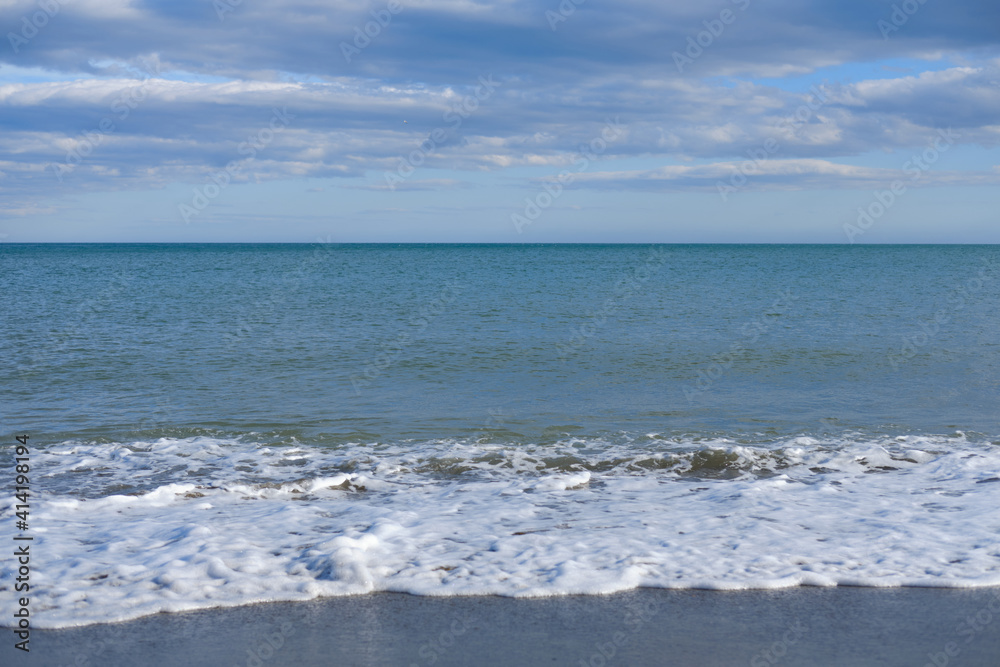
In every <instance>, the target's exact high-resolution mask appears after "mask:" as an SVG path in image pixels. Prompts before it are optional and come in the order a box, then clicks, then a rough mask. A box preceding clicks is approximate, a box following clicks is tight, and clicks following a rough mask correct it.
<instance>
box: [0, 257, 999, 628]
mask: <svg viewBox="0 0 1000 667" xmlns="http://www.w3.org/2000/svg"><path fill="white" fill-rule="evenodd" d="M998 288H1000V246H972V245H962V246H958V245H954V246H930V245H906V246H891V245H860V244H859V245H529V244H524V245H476V244H468V245H462V244H454V245H452V244H427V245H422V244H404V245H392V244H371V245H364V244H338V243H331V242H327V241H320V240H317V241H316V242H315V243H303V244H273V245H269V244H232V245H230V244H56V245H47V244H46V245H31V244H9V243H4V244H0V298H2V304H3V306H2V310H0V312H2V320H0V331H2V335H0V369H2V383H0V456H2V461H0V482H2V485H3V487H4V489H5V490H6V492H5V493H4V494H3V497H2V498H0V544H2V545H3V550H4V552H5V554H6V553H7V552H8V551H12V549H13V547H11V546H10V545H20V544H25V543H27V544H30V554H31V556H30V594H31V595H30V606H31V613H32V625H33V627H42V628H58V627H68V626H80V625H87V624H91V623H98V622H110V621H122V620H128V619H133V618H137V617H141V616H144V615H148V614H153V613H157V612H180V611H185V610H193V609H203V608H209V607H227V606H235V605H244V604H250V603H256V602H262V601H275V600H283V601H293V600H309V599H314V598H317V597H328V596H344V595H363V594H369V593H372V592H376V591H396V592H404V593H411V594H415V595H433V596H455V595H484V594H485V595H500V596H513V597H535V596H556V595H569V594H588V595H591V594H594V595H596V594H606V593H612V592H616V591H624V590H629V589H634V588H637V587H651V588H680V589H686V588H701V589H723V590H734V589H770V588H783V587H794V586H845V585H846V586H870V587H898V586H939V587H952V588H968V587H982V586H997V585H1000V511H997V508H998V507H1000V289H998ZM24 435H26V436H28V438H27V440H26V442H27V447H26V448H25V449H26V450H27V454H25V455H24V456H25V457H26V458H27V459H28V460H27V461H26V462H22V465H25V466H27V467H26V468H21V469H16V468H15V465H16V463H15V458H16V456H15V454H16V446H17V444H18V443H17V440H16V438H17V436H24ZM22 451H23V450H22ZM19 470H21V471H27V472H25V473H24V474H25V476H26V478H27V479H21V482H26V483H27V485H28V487H29V489H30V495H29V497H28V498H27V500H28V502H27V505H28V510H27V511H28V515H27V516H26V517H22V516H19V515H18V512H19V511H21V510H19V508H18V507H17V506H18V505H19V504H22V505H23V504H24V503H23V502H22V501H23V500H24V498H22V499H20V500H18V499H17V498H15V496H14V487H15V485H16V484H20V483H21V482H16V480H17V479H18V474H20V473H19ZM24 519H26V520H24ZM22 520H24V521H23V523H20V522H21V521H22ZM17 536H24V537H30V538H31V540H30V541H25V542H17V541H14V538H15V537H17ZM0 567H2V569H0V624H2V625H11V624H13V622H14V621H13V620H12V619H13V618H14V617H13V613H14V611H15V609H16V608H17V605H18V602H17V598H18V596H19V595H20V594H15V592H14V589H15V585H16V583H17V577H18V576H19V575H18V572H19V569H18V568H19V565H18V563H17V562H16V559H15V558H12V557H11V556H10V555H9V554H7V555H5V556H4V558H3V559H2V560H0Z"/></svg>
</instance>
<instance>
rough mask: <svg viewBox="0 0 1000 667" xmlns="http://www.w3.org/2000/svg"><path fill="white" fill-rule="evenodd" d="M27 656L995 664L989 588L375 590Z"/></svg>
mask: <svg viewBox="0 0 1000 667" xmlns="http://www.w3.org/2000/svg"><path fill="white" fill-rule="evenodd" d="M31 642H32V643H31V646H32V651H31V653H30V657H29V659H27V660H24V659H23V656H17V657H18V661H17V662H12V659H13V658H14V654H13V649H12V648H11V646H10V642H5V643H4V646H3V648H2V650H0V661H2V662H3V663H4V664H25V665H46V666H56V665H59V666H61V665H107V666H108V667H116V666H119V665H121V666H126V665H139V664H141V665H148V666H150V667H160V666H163V667H167V666H172V665H177V666H198V665H206V666H208V665H213V666H215V665H220V666H223V665H224V666H226V667H229V666H231V665H240V666H243V665H247V666H248V667H254V666H257V667H261V666H262V665H335V666H337V667H348V666H354V665H358V666H361V665H410V666H412V665H418V666H423V665H439V666H444V665H553V666H556V665H560V666H561V665H565V666H567V667H576V666H583V665H590V666H592V667H600V666H601V665H685V666H686V665H706V666H708V665H718V666H723V665H725V666H729V665H750V666H751V667H760V666H765V665H859V666H861V665H883V666H894V665H900V666H903V665H907V666H911V667H913V666H915V667H923V665H925V664H929V665H933V666H934V667H945V666H946V665H962V666H984V667H985V666H988V665H995V664H996V659H997V656H998V655H1000V589H975V590H955V589H933V588H904V589H872V588H852V587H835V588H813V587H799V588H791V589H783V590H776V591H705V590H660V589H640V590H636V591H631V592H627V593H619V594H615V595H607V596H567V597H548V598H537V599H514V598H506V597H495V596H474V597H448V598H441V597H421V596H411V595H405V594H394V593H377V594H371V595H361V596H353V597H346V598H332V599H322V600H316V601H312V602H298V603H270V604H257V605H248V606H244V607H237V608H231V609H211V610H204V611H197V612H190V613H181V614H157V615H154V616H148V617H145V618H141V619H138V620H135V621H132V622H129V623H119V624H109V625H92V626H87V627H83V628H66V629H61V630H45V631H35V632H33V633H32V639H31Z"/></svg>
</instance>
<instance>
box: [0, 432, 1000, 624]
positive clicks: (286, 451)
mask: <svg viewBox="0 0 1000 667" xmlns="http://www.w3.org/2000/svg"><path fill="white" fill-rule="evenodd" d="M32 470H33V480H32V481H33V484H36V485H38V486H39V487H40V488H42V489H43V490H45V493H44V494H42V495H40V496H36V497H34V498H32V513H31V534H33V535H34V536H35V540H34V542H32V543H31V557H32V560H31V567H32V573H31V586H32V589H31V605H32V611H33V613H34V618H33V624H34V625H35V626H36V627H65V626H71V625H82V624H88V623H94V622H101V621H115V620H125V619H130V618H135V617H138V616H142V615H145V614H152V613H155V612H158V611H180V610H188V609H198V608H205V607H211V606H230V605H239V604H246V603H250V602H256V601H262V600H303V599H309V598H313V597H316V596H329V595H346V594H355V593H365V592H369V591H378V590H385V591H403V592H409V593H414V594H421V595H467V594H498V595H508V596H539V595H561V594H569V593H607V592H612V591H618V590H625V589H630V588H635V587H638V586H649V587H664V588H690V587H704V588H718V589H742V588H773V587H782V586H798V585H814V586H833V585H845V584H846V585H861V586H951V587H972V586H990V585H1000V515H998V513H997V512H996V507H997V505H998V501H1000V481H994V480H998V478H1000V447H997V446H996V445H993V444H991V443H989V442H985V441H984V442H969V441H967V440H966V439H965V438H964V437H950V438H946V437H930V436H925V437H914V436H909V437H902V438H884V439H879V440H863V439H853V440H852V439H850V438H843V439H840V440H838V441H821V440H817V439H809V438H797V439H794V440H791V441H788V442H783V443H771V444H770V445H769V446H763V445H755V446H751V445H746V444H736V443H733V442H729V441H726V440H717V441H711V442H697V443H695V442H693V441H692V442H674V441H670V440H667V439H659V438H658V437H657V436H647V437H645V438H642V439H639V440H636V441H634V442H631V441H625V440H622V441H618V442H615V443H611V442H597V441H585V440H579V439H577V440H568V441H566V442H562V443H558V444H556V445H548V446H541V445H535V446H523V445H519V446H514V445H508V446H504V445H488V444H475V443H458V442H432V443H401V444H397V445H392V446H389V445H381V444H380V445H360V444H359V445H354V446H350V447H342V448H338V449H329V448H324V447H318V446H316V447H314V446H303V445H297V444H291V445H288V446H273V445H272V446H268V447H263V446H260V447H258V446H256V445H254V444H252V443H245V442H242V441H239V440H222V439H211V438H191V439H184V440H159V441H156V442H148V443H132V444H130V445H128V446H125V445H107V444H86V443H65V444H63V445H60V446H55V447H50V448H48V449H47V450H45V451H37V452H35V453H34V454H33V461H32ZM13 513H14V507H13V499H12V498H6V499H4V500H3V506H2V512H0V540H3V541H4V543H6V544H12V543H13V542H12V541H11V537H12V535H11V532H12V530H13V526H14V523H15V522H14V521H13ZM14 576H16V575H15V574H14V570H13V566H12V565H11V561H10V559H7V560H5V561H4V569H3V571H2V575H0V591H2V594H0V618H3V619H4V620H3V623H6V624H9V623H10V621H9V620H8V619H10V618H12V613H13V604H14V597H15V596H14V595H12V588H13V578H14Z"/></svg>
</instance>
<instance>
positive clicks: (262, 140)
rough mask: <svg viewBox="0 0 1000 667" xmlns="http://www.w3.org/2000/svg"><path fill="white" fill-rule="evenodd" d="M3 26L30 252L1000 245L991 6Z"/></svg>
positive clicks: (434, 2) (10, 14) (102, 3)
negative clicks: (43, 246)
mask: <svg viewBox="0 0 1000 667" xmlns="http://www.w3.org/2000/svg"><path fill="white" fill-rule="evenodd" d="M0 26H2V27H3V34H4V38H3V41H2V43H0V123H2V132H0V240H2V241H5V242H32V241H74V242H77V241H83V242H85V241H288V242H312V241H316V240H317V239H323V240H329V241H340V242H355V241H375V242H437V241H446V242H447V241H463V242H477V241H480V242H528V243H532V242H640V243H643V242H821V243H827V242H828V243H847V242H852V243H886V242H955V243H969V242H982V243H1000V226H998V225H997V224H996V223H997V210H998V204H1000V190H998V187H997V186H998V185H1000V167H998V164H1000V162H998V155H1000V154H998V143H1000V5H998V4H997V3H995V2H992V1H990V2H987V1H985V0H980V1H975V2H974V1H971V0H957V1H949V2H947V3H946V2H944V1H943V0H924V2H921V1H920V0H907V1H906V2H898V1H890V2H882V1H881V0H867V1H862V0H850V1H847V2H833V1H830V2H803V1H801V0H800V1H792V0H773V1H770V2H766V1H765V0H718V1H715V2H683V1H679V2H662V0H658V1H651V0H618V1H616V2H609V1H606V0H537V1H536V0H498V1H493V2H486V1H477V0H411V1H405V0H399V1H398V2H397V0H391V2H390V1H389V0H385V1H383V0H374V1H372V2H353V1H346V0H325V1H320V0H270V1H269V2H263V1H262V0H172V1H170V2H161V1H159V0H13V1H10V0H8V1H5V2H2V3H0ZM366 31H367V34H366Z"/></svg>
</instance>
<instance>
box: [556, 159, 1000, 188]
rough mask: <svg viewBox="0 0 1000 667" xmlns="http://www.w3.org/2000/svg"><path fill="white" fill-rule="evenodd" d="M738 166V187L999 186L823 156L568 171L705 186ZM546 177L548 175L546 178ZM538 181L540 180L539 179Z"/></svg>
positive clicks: (594, 181)
mask: <svg viewBox="0 0 1000 667" xmlns="http://www.w3.org/2000/svg"><path fill="white" fill-rule="evenodd" d="M741 167H742V168H743V170H744V173H745V175H746V180H745V181H742V180H741V185H740V189H743V188H745V189H747V190H756V191H767V190H771V191H774V190H811V189H863V190H868V189H873V188H885V187H888V186H890V185H891V184H892V183H893V182H896V181H901V182H902V183H904V184H905V185H906V186H907V187H941V186H969V185H1000V171H998V170H996V169H994V170H990V171H954V170H950V171H949V170H945V171H941V170H935V171H929V170H923V169H920V168H918V167H916V166H915V165H914V164H910V163H907V167H901V168H899V169H888V168H876V167H858V166H854V165H846V164H837V163H834V162H830V161H828V160H815V159H796V160H774V161H764V162H759V163H749V162H746V161H744V162H717V163H712V164H706V165H699V166H692V167H687V166H667V167H660V168H658V169H648V170H641V171H620V172H596V173H583V174H577V175H575V176H574V180H573V186H574V187H579V186H584V187H589V188H594V189H601V190H639V191H646V192H680V191H698V190H701V191H706V192H708V191H711V192H718V191H719V188H720V184H721V185H728V184H730V183H731V178H732V177H733V175H734V174H737V173H740V169H741ZM549 180H551V179H549ZM538 182H539V183H544V182H546V179H540V180H539V181H538Z"/></svg>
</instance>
